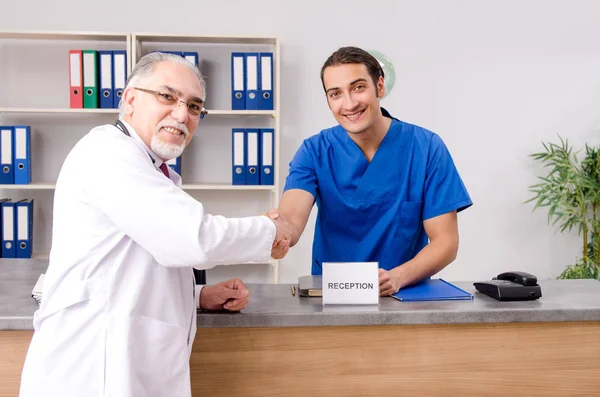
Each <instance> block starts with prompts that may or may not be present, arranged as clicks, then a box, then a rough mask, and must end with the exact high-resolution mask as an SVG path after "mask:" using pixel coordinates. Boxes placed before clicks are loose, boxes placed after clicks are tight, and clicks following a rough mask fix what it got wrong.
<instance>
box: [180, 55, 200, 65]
mask: <svg viewBox="0 0 600 397" xmlns="http://www.w3.org/2000/svg"><path fill="white" fill-rule="evenodd" d="M183 57H184V58H185V59H187V60H188V61H190V62H191V63H193V64H194V65H196V67H197V66H198V53H197V52H189V51H186V52H184V53H183Z"/></svg>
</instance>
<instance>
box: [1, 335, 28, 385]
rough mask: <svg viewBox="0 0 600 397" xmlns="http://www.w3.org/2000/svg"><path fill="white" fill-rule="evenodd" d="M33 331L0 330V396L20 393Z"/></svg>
mask: <svg viewBox="0 0 600 397" xmlns="http://www.w3.org/2000/svg"><path fill="white" fill-rule="evenodd" d="M32 336H33V331H0V396H1V397H5V396H6V397H8V396H10V397H15V396H18V395H19V387H20V385H21V371H22V370H23V364H24V363H25V356H26V355H27V349H29V343H30V342H31V337H32Z"/></svg>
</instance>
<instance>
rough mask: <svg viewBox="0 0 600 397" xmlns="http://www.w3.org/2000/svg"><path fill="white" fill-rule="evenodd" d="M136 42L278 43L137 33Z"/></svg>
mask: <svg viewBox="0 0 600 397" xmlns="http://www.w3.org/2000/svg"><path fill="white" fill-rule="evenodd" d="M133 38H134V42H135V41H136V40H139V41H144V42H147V43H197V44H270V45H274V44H276V43H277V38H276V37H250V36H220V35H217V36H185V35H177V34H154V33H135V34H134V35H133Z"/></svg>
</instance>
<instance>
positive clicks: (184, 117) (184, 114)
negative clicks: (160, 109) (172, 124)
mask: <svg viewBox="0 0 600 397" xmlns="http://www.w3.org/2000/svg"><path fill="white" fill-rule="evenodd" d="M189 116H190V114H189V112H188V107H187V103H185V102H183V101H179V102H178V103H177V106H175V109H173V111H172V112H171V117H173V119H174V120H177V121H178V122H180V123H182V124H185V123H186V122H187V121H188V118H189Z"/></svg>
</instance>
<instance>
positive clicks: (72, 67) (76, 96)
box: [69, 50, 83, 109]
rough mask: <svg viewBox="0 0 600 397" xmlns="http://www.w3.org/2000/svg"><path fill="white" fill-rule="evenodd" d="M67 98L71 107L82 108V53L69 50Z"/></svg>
mask: <svg viewBox="0 0 600 397" xmlns="http://www.w3.org/2000/svg"><path fill="white" fill-rule="evenodd" d="M69 98H70V104H71V108H74V109H81V108H83V54H82V51H81V50H69Z"/></svg>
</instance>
